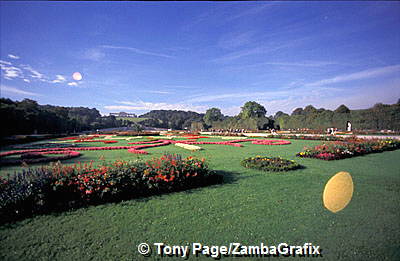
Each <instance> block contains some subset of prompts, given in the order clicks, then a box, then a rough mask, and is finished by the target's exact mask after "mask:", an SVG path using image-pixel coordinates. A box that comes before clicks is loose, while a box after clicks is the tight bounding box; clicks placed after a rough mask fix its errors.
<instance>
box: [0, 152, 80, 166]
mask: <svg viewBox="0 0 400 261" xmlns="http://www.w3.org/2000/svg"><path fill="white" fill-rule="evenodd" d="M17 152H18V153H17ZM19 154H20V155H21V157H20V158H19V159H7V158H5V159H4V158H3V157H5V156H4V155H1V156H0V165H3V166H4V165H19V164H22V163H27V164H33V163H44V162H50V161H59V160H66V159H72V158H76V157H79V156H81V154H80V153H79V152H77V151H71V150H63V151H41V152H27V151H26V150H21V151H14V153H13V154H8V155H19ZM45 154H61V156H54V157H29V156H30V155H32V156H34V155H45ZM8 155H6V156H8ZM25 155H26V156H25Z"/></svg>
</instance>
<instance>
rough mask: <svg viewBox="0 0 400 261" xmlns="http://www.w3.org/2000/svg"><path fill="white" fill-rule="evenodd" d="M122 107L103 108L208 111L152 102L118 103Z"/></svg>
mask: <svg viewBox="0 0 400 261" xmlns="http://www.w3.org/2000/svg"><path fill="white" fill-rule="evenodd" d="M118 103H120V104H124V105H108V106H104V108H105V109H107V110H112V111H116V110H118V111H121V110H122V111H141V110H182V111H196V112H204V111H205V110H207V109H208V107H207V106H203V105H191V104H183V103H165V102H160V103H153V102H143V101H138V102H129V101H121V102H118Z"/></svg>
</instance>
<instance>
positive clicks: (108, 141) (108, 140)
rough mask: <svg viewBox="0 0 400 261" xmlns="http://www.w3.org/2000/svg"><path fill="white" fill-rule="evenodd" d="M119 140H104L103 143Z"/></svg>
mask: <svg viewBox="0 0 400 261" xmlns="http://www.w3.org/2000/svg"><path fill="white" fill-rule="evenodd" d="M117 142H118V141H117V140H103V143H105V144H108V143H117Z"/></svg>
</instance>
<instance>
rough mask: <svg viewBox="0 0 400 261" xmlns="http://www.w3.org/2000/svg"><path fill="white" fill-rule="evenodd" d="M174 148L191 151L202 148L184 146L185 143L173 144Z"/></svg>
mask: <svg viewBox="0 0 400 261" xmlns="http://www.w3.org/2000/svg"><path fill="white" fill-rule="evenodd" d="M175 146H178V147H181V148H184V149H186V150H191V151H198V150H202V148H201V147H199V146H195V145H190V144H185V143H175Z"/></svg>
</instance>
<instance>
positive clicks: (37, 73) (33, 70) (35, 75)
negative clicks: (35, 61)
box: [21, 64, 47, 82]
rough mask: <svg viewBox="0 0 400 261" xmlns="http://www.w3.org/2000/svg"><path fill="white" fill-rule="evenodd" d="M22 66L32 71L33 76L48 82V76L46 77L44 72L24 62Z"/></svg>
mask: <svg viewBox="0 0 400 261" xmlns="http://www.w3.org/2000/svg"><path fill="white" fill-rule="evenodd" d="M21 67H22V68H24V69H25V70H27V71H28V72H30V73H31V75H30V76H31V77H32V78H35V79H38V80H40V81H43V82H46V81H47V80H46V78H45V76H44V74H42V73H40V72H38V71H36V70H35V69H33V68H32V67H31V66H30V65H26V64H23V65H21Z"/></svg>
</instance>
